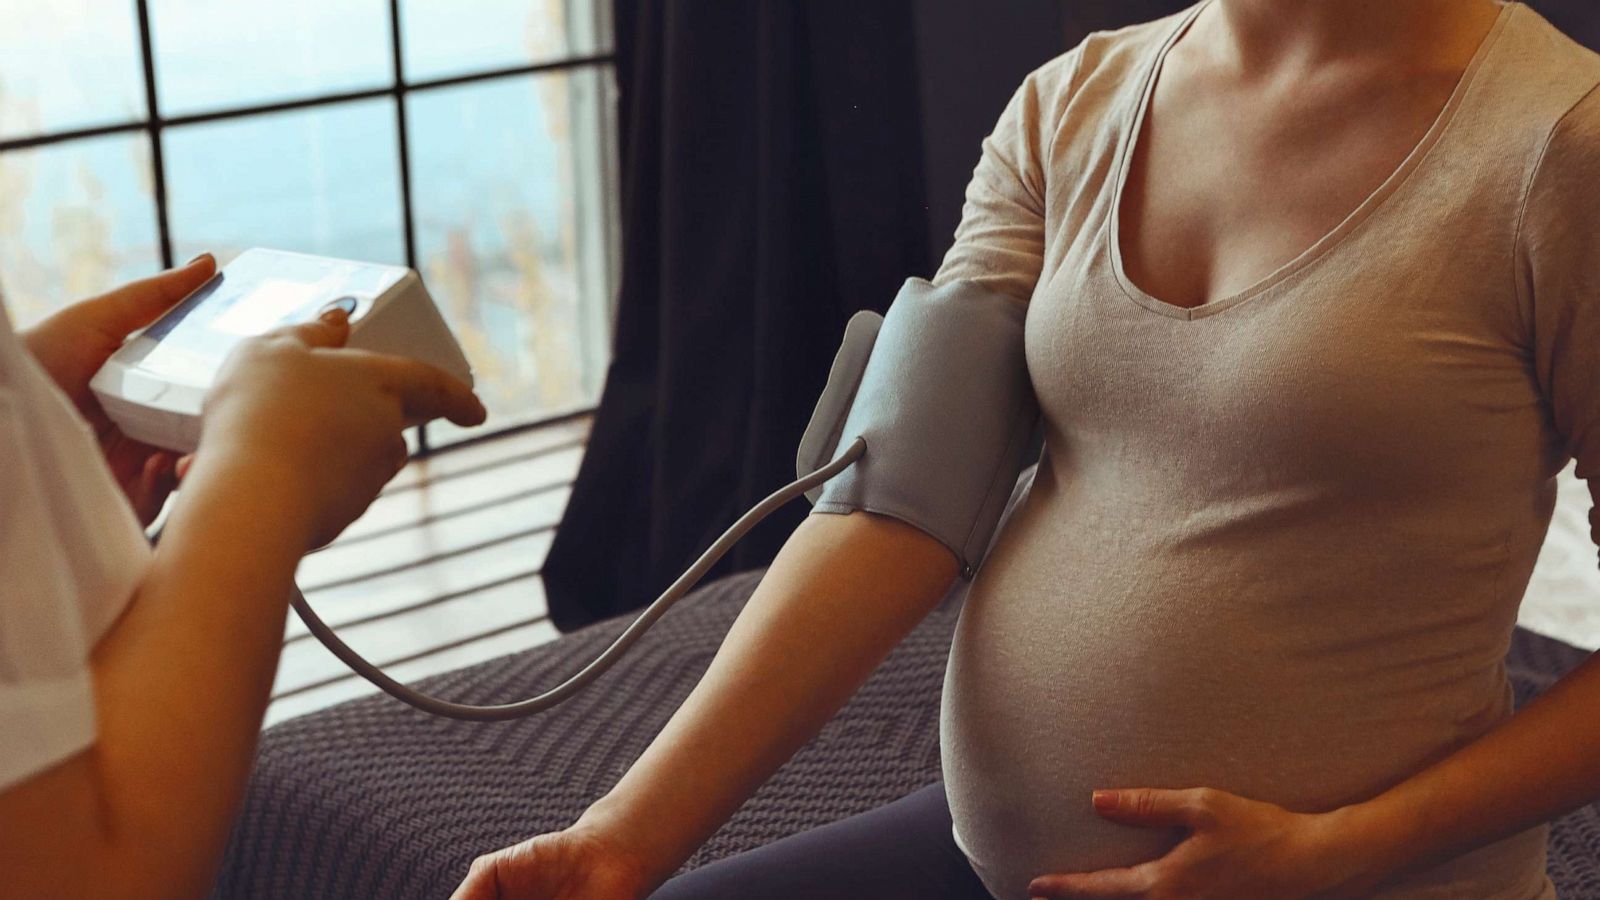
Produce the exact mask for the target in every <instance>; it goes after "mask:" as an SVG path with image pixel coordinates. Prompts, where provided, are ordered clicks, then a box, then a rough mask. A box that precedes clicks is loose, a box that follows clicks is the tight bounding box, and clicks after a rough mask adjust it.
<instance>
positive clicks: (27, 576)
mask: <svg viewBox="0 0 1600 900" xmlns="http://www.w3.org/2000/svg"><path fill="white" fill-rule="evenodd" d="M18 406H19V402H18V398H17V397H16V396H15V395H14V393H13V392H11V391H0V459H4V460H6V462H7V465H5V466H4V467H3V468H0V574H3V582H0V583H3V585H4V586H3V587H0V788H4V787H9V786H10V785H12V784H14V783H16V782H18V781H21V780H22V779H24V778H27V777H28V776H30V775H33V774H34V773H36V772H38V771H41V770H43V769H45V768H48V767H49V766H51V765H54V764H55V763H57V762H60V761H61V760H63V759H65V758H66V757H68V756H71V755H72V754H73V753H76V752H78V751H79V750H82V749H83V748H84V747H86V746H88V745H89V744H90V743H91V742H92V741H93V740H94V695H93V692H92V685H91V683H90V679H89V672H88V667H87V663H86V659H87V656H88V654H87V647H86V646H85V645H86V640H85V636H84V634H83V625H82V620H81V616H80V614H79V612H78V608H77V601H76V598H74V597H72V596H71V595H70V592H71V589H72V586H73V585H72V578H71V576H70V569H69V568H68V562H67V560H66V558H65V555H64V553H63V551H62V548H61V547H60V546H59V545H58V544H57V542H56V541H55V535H54V529H53V528H50V527H49V525H50V519H51V516H50V511H49V509H48V507H47V506H46V498H45V497H44V495H43V490H42V487H43V486H42V485H40V484H38V482H36V481H35V480H33V479H31V478H29V477H27V474H28V473H29V472H31V471H32V470H33V467H32V465H31V464H30V463H31V462H32V460H31V459H30V457H31V456H32V454H31V452H29V451H30V448H29V447H28V443H29V441H28V439H27V438H26V436H25V434H24V433H23V432H22V429H23V428H24V427H25V423H24V422H23V421H22V417H21V415H20V413H19V411H18V408H17V407H18Z"/></svg>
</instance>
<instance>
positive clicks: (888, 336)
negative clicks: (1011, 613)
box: [796, 278, 1039, 578]
mask: <svg viewBox="0 0 1600 900" xmlns="http://www.w3.org/2000/svg"><path fill="white" fill-rule="evenodd" d="M1025 313H1026V306H1025V305H1024V304H1023V303H1022V302H1021V301H1019V300H1018V299H1017V298H1015V297H1011V296H1008V295H1005V294H1001V293H998V292H995V291H991V290H989V289H987V288H983V287H980V286H978V285H976V284H974V283H972V282H968V281H957V282H951V283H949V284H945V285H941V286H938V287H935V286H934V285H933V284H931V283H930V282H927V281H924V280H923V279H920V278H913V279H911V280H909V281H907V282H906V284H905V287H903V288H902V289H901V290H900V293H899V295H898V296H896V297H895V299H894V302H893V303H891V304H890V305H889V312H888V314H887V315H885V316H879V315H878V314H877V313H874V312H870V311H863V312H859V313H856V315H855V316H854V317H852V318H851V319H850V323H849V325H847V326H846V328H845V339H844V343H843V345H841V346H840V348H839V352H838V354H837V355H836V356H835V358H834V361H833V367H832V369H831V370H830V371H829V373H828V384H827V387H825V388H824V389H823V392H822V397H821V399H820V400H818V402H817V407H816V410H815V412H813V413H812V417H811V423H810V424H809V425H808V426H807V427H806V431H805V435H804V436H803V437H802V438H801V440H800V450H799V453H798V455H797V458H796V468H797V469H798V471H799V473H800V474H801V475H805V474H809V473H811V472H813V471H815V470H817V469H818V468H821V467H822V466H824V465H826V464H827V463H828V462H829V461H830V460H831V459H833V458H834V457H835V456H837V455H838V453H839V452H840V451H841V450H843V449H845V448H847V447H849V446H850V444H851V442H852V441H854V440H855V439H856V437H858V436H859V437H861V438H864V439H865V440H866V443H867V449H866V453H865V454H864V455H863V456H862V457H861V458H860V459H859V460H857V461H856V462H855V464H854V465H851V466H850V467H849V468H847V469H845V470H844V471H843V472H841V473H839V474H838V475H836V476H834V477H833V478H832V479H830V480H829V481H827V482H825V483H824V484H821V485H819V486H817V487H815V488H812V489H811V490H810V491H808V492H807V493H806V497H807V499H809V500H810V501H811V502H812V504H813V508H814V510H815V511H816V512H824V513H848V512H850V511H851V510H856V509H864V510H867V511H868V512H874V513H879V514H882V515H887V516H892V517H894V518H896V519H899V520H901V521H903V522H906V523H908V524H910V525H913V526H915V527H917V528H919V529H921V530H922V531H925V532H927V533H928V534H929V535H931V536H932V537H934V538H936V539H938V540H939V542H940V543H943V544H944V545H945V546H946V547H949V548H950V550H951V552H953V553H955V555H956V558H957V559H958V560H959V561H960V564H961V575H962V577H964V578H971V577H972V576H973V575H974V574H975V573H976V572H977V569H978V565H979V564H980V563H981V562H982V561H983V556H984V554H985V553H986V552H987V550H988V547H989V543H990V538H991V537H992V536H993V534H994V530H995V528H996V527H997V525H998V524H999V521H1000V516H1001V513H1002V512H1003V511H1004V510H1005V505H1006V500H1007V498H1009V497H1010V495H1011V490H1012V487H1013V486H1014V485H1015V484H1016V479H1017V475H1018V473H1019V472H1021V471H1022V469H1023V468H1024V467H1025V466H1027V465H1028V464H1029V463H1031V462H1033V460H1032V459H1031V458H1028V457H1029V451H1030V449H1031V448H1032V446H1033V444H1032V436H1033V432H1034V426H1035V424H1036V423H1037V421H1038V418H1039V407H1038V401H1037V400H1035V398H1034V394H1033V384H1032V382H1031V381H1030V380H1029V378H1028V370H1027V364H1026V362H1025V361H1024V359H1023V344H1022V326H1023V317H1024V314H1025Z"/></svg>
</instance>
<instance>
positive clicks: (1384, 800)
mask: <svg viewBox="0 0 1600 900" xmlns="http://www.w3.org/2000/svg"><path fill="white" fill-rule="evenodd" d="M1596 797H1600V654H1597V655H1596V656H1591V657H1590V658H1589V659H1588V661H1586V662H1585V663H1584V664H1583V665H1582V666H1579V667H1578V668H1577V669H1576V670H1574V671H1573V672H1572V673H1570V674H1568V675H1567V676H1566V677H1565V678H1563V679H1561V681H1559V682H1557V683H1556V684H1555V685H1554V686H1553V687H1551V688H1550V689H1549V690H1548V691H1546V692H1545V694H1544V695H1543V696H1541V697H1540V698H1539V699H1537V700H1536V701H1534V702H1533V703H1531V704H1529V705H1528V706H1527V707H1526V708H1524V709H1523V710H1522V711H1520V712H1518V713H1517V714H1516V715H1515V716H1513V717H1512V718H1511V719H1510V720H1508V721H1507V722H1506V723H1505V724H1503V725H1501V726H1500V727H1499V728H1497V729H1495V730H1494V731H1491V732H1489V733H1488V734H1486V735H1484V736H1483V737H1481V738H1479V739H1478V740H1476V741H1474V742H1473V743H1471V744H1468V745H1467V746H1465V747H1463V748H1461V749H1460V750H1457V751H1456V752H1455V753H1453V754H1451V755H1450V756H1447V757H1445V758H1444V759H1442V760H1440V761H1439V762H1437V763H1435V764H1433V765H1432V766H1430V767H1428V768H1427V769H1425V770H1423V771H1422V772H1420V773H1418V774H1417V775H1415V776H1412V777H1411V778H1409V779H1407V780H1406V781H1404V782H1402V783H1400V784H1398V785H1396V786H1395V787H1393V788H1391V789H1390V790H1388V791H1386V792H1384V793H1383V794H1381V795H1379V796H1378V797H1376V798H1374V799H1372V800H1370V801H1367V802H1365V803H1361V804H1357V805H1355V806H1351V807H1347V808H1345V809H1342V810H1339V811H1337V812H1336V813H1334V816H1335V817H1337V818H1339V819H1341V820H1343V821H1344V822H1346V823H1347V824H1348V829H1347V833H1348V834H1349V835H1350V836H1351V838H1352V840H1353V842H1354V845H1355V847H1356V849H1355V851H1354V852H1355V853H1356V854H1357V855H1358V856H1360V857H1362V858H1365V859H1367V860H1369V861H1370V862H1371V865H1370V867H1369V871H1368V878H1367V879H1366V882H1365V884H1367V885H1370V884H1371V883H1376V882H1379V881H1382V880H1387V879H1388V878H1390V877H1392V876H1394V875H1397V874H1401V873H1404V872H1408V871H1413V870H1417V869H1421V868H1424V867H1426V866H1427V865H1428V864H1430V863H1438V862H1442V861H1444V860H1446V859H1449V858H1451V857H1453V856H1456V855H1459V854H1462V853H1465V852H1468V851H1470V850H1473V849H1475V848H1477V847H1481V846H1483V845H1485V844H1488V843H1492V842H1493V841H1496V840H1499V839H1501V838H1505V837H1509V836H1510V835H1513V834H1516V833H1518V832H1520V831H1523V830H1525V829H1528V828H1531V827H1534V826H1535V825H1538V824H1539V823H1541V822H1546V821H1549V820H1551V819H1554V818H1557V817H1559V816H1561V815H1563V814H1564V813H1567V812H1570V811H1571V810H1573V809H1576V808H1578V807H1580V806H1583V805H1584V804H1586V803H1590V802H1592V801H1593V800H1594V799H1595V798H1596ZM1358 886H1359V885H1358Z"/></svg>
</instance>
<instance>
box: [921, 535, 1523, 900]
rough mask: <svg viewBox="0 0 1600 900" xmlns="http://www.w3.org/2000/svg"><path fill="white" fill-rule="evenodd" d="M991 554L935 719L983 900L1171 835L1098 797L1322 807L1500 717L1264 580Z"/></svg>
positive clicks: (1160, 563)
mask: <svg viewBox="0 0 1600 900" xmlns="http://www.w3.org/2000/svg"><path fill="white" fill-rule="evenodd" d="M1007 537H1008V538H1014V536H1013V535H1007ZM1078 543H1079V545H1087V544H1088V543H1089V542H1087V541H1082V542H1078ZM1009 544H1010V545H1009V546H1007V542H1004V541H1003V542H1002V545H1001V546H999V547H997V548H996V551H995V553H994V554H993V555H992V556H991V558H990V561H989V563H988V564H986V566H985V569H984V570H983V572H982V574H980V576H979V578H978V579H977V581H975V582H974V584H973V585H972V589H971V592H970V594H969V596H968V599H967V603H966V606H965V607H964V608H963V611H962V615H961V619H960V622H959V624H958V625H957V628H956V633H955V638H954V642H953V644H952V647H951V655H950V663H949V668H948V670H947V673H946V678H945V685H944V704H943V710H942V715H941V743H942V755H943V760H944V775H945V787H946V791H947V794H948V796H949V799H950V809H951V814H952V817H953V819H954V822H955V829H956V836H957V839H958V840H959V841H960V842H961V844H962V849H963V850H964V851H965V852H966V853H967V855H968V856H969V857H970V858H971V860H972V862H973V865H974V867H975V869H977V871H978V873H979V875H980V876H981V877H982V878H983V879H984V881H985V883H986V884H987V885H988V886H989V888H990V890H991V891H992V892H993V893H994V894H995V896H997V897H999V898H1001V900H1011V898H1019V900H1021V898H1026V897H1027V891H1026V887H1027V884H1028V881H1029V880H1030V879H1032V878H1033V877H1035V876H1038V875H1040V874H1045V873H1052V872H1080V871H1092V870H1096V869H1102V868H1107V867H1116V866H1128V865H1134V864H1137V863H1140V862H1143V861H1146V860H1149V859H1153V858H1156V857H1158V856H1160V855H1162V854H1163V853H1165V852H1166V851H1167V850H1168V849H1169V848H1170V847H1171V846H1173V844H1174V843H1175V842H1176V840H1177V839H1178V838H1179V836H1180V835H1179V834H1178V833H1176V832H1173V831H1162V830H1145V829H1137V828H1132V827H1128V826H1123V825H1117V824H1113V823H1110V822H1107V821H1105V820H1103V819H1101V818H1099V817H1098V816H1096V815H1095V814H1094V812H1093V809H1092V807H1091V804H1090V794H1091V792H1092V791H1093V790H1095V789H1097V788H1118V787H1124V788H1125V787H1164V788H1186V787H1200V786H1205V787H1215V788H1220V789H1222V790H1226V791H1230V792H1233V793H1237V794H1240V795H1242V796H1246V797H1251V798H1255V799H1260V800H1266V801H1269V802H1274V803H1278V804H1281V805H1283V806H1285V807H1287V808H1290V809H1296V810H1304V811H1312V810H1319V809H1330V808H1334V807H1336V806H1339V805H1342V804H1344V803H1349V802H1353V801H1355V800H1359V799H1365V798H1366V797H1370V796H1372V795H1374V794H1376V793H1379V792H1380V791H1381V790H1383V789H1384V788H1386V787H1387V786H1389V785H1390V784H1393V783H1394V782H1396V781H1398V780H1400V779H1402V778H1403V777H1404V776H1405V775H1407V774H1409V773H1410V772H1412V771H1416V770H1418V769H1420V768H1421V767H1423V766H1424V765H1425V764H1426V762H1427V761H1428V759H1429V758H1430V757H1433V756H1435V755H1437V754H1438V753H1439V752H1441V750H1443V749H1446V748H1448V747H1449V746H1450V745H1451V744H1452V743H1458V742H1460V741H1462V740H1463V739H1464V738H1466V737H1469V736H1470V735H1469V732H1470V733H1472V734H1475V733H1477V732H1481V731H1482V730H1484V729H1485V728H1487V727H1488V726H1489V725H1490V724H1491V723H1492V721H1493V720H1496V719H1498V718H1501V717H1503V716H1504V715H1505V714H1506V713H1507V712H1508V711H1509V710H1508V709H1507V708H1506V704H1505V702H1504V697H1503V696H1502V695H1501V694H1500V693H1498V689H1497V687H1496V685H1495V684H1494V683H1493V682H1492V681H1489V680H1486V679H1483V678H1478V679H1471V678H1466V679H1463V678H1461V677H1454V676H1452V677H1441V675H1440V672H1441V671H1442V670H1438V669H1436V670H1434V671H1432V673H1431V674H1429V672H1427V671H1424V670H1422V669H1418V668H1417V667H1415V666H1413V665H1412V664H1411V662H1410V661H1409V660H1407V661H1403V662H1401V663H1394V662H1393V660H1389V659H1388V658H1387V656H1386V654H1392V653H1393V652H1395V651H1393V650H1392V649H1384V648H1383V646H1382V642H1378V643H1377V644H1373V645H1371V646H1368V645H1365V644H1363V645H1362V646H1358V647H1344V648H1343V649H1341V648H1340V645H1339V643H1338V638H1337V636H1336V635H1337V632H1338V630H1339V629H1340V628H1341V627H1342V626H1341V624H1340V623H1339V622H1338V621H1337V619H1338V614H1334V613H1330V614H1329V616H1328V617H1327V618H1328V619H1329V621H1328V622H1323V623H1317V624H1314V625H1313V624H1307V623H1306V622H1305V621H1302V619H1303V618H1304V616H1303V612H1302V614H1301V618H1300V619H1297V618H1296V616H1295V615H1293V614H1291V613H1286V612H1285V611H1284V610H1283V609H1282V608H1281V604H1279V603H1278V601H1275V600H1272V599H1271V598H1272V597H1274V596H1281V595H1282V591H1283V588H1282V586H1281V585H1280V586H1276V587H1270V588H1262V587H1260V586H1257V587H1254V588H1252V587H1250V586H1248V585H1246V586H1240V585H1239V584H1237V583H1234V582H1233V581H1232V579H1222V580H1227V581H1229V586H1228V587H1226V588H1224V587H1223V586H1222V584H1221V580H1219V577H1218V569H1219V567H1218V566H1217V565H1215V564H1212V565H1207V566H1190V565H1188V564H1186V563H1184V562H1183V561H1182V560H1178V559H1174V558H1171V557H1159V556H1152V557H1148V558H1144V559H1139V558H1137V556H1136V555H1130V554H1123V555H1122V557H1121V561H1120V562H1116V563H1111V562H1107V561H1106V560H1107V559H1108V558H1110V557H1107V556H1102V557H1100V558H1098V559H1091V558H1088V557H1084V556H1075V555H1074V554H1073V553H1072V552H1071V551H1068V550H1064V549H1063V548H1062V547H1061V545H1060V543H1059V542H1053V546H1044V545H1043V544H1039V545H1033V546H1028V545H1022V544H1021V543H1020V542H1019V541H1017V540H1015V539H1013V540H1010V541H1009ZM1213 562H1214V561H1213ZM1223 574H1224V575H1226V574H1227V573H1223ZM1294 589H1295V586H1293V585H1291V586H1290V587H1289V588H1288V590H1290V591H1291V592H1292V591H1293V590H1294ZM1263 598H1266V599H1263ZM1275 604H1277V605H1275ZM1330 634H1331V635H1334V636H1333V637H1329V635H1330ZM1400 652H1401V653H1405V652H1406V650H1404V649H1402V650H1401V651H1400ZM1446 668H1448V667H1446ZM1470 710H1476V712H1475V713H1470V714H1469V713H1468V712H1466V711H1470Z"/></svg>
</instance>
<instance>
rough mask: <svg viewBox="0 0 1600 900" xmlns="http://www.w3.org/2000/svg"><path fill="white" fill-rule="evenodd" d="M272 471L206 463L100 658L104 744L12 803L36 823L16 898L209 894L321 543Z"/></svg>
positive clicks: (190, 482) (37, 781)
mask: <svg viewBox="0 0 1600 900" xmlns="http://www.w3.org/2000/svg"><path fill="white" fill-rule="evenodd" d="M262 465H263V464H262V463H259V462H254V463H251V464H250V465H249V466H246V465H243V464H234V465H230V464H229V463H228V462H227V461H226V460H225V459H218V458H215V457H214V458H212V459H210V460H206V459H204V458H202V459H201V460H200V461H199V462H198V463H197V464H196V466H195V467H194V470H193V471H192V472H191V473H190V474H189V477H188V479H187V480H186V482H185V486H184V491H183V494H182V496H181V497H180V498H179V499H178V500H177V505H176V506H175V507H174V510H173V514H172V518H171V521H170V524H169V525H168V526H167V529H166V532H165V535H164V537H163V539H162V543H161V546H160V548H159V550H158V552H157V553H156V557H155V560H154V562H153V563H152V568H151V570H150V572H149V574H148V576H147V577H146V579H145V581H144V583H143V584H142V585H141V586H140V588H139V590H138V592H137V594H136V596H135V597H134V600H133V602H132V603H131V604H130V606H129V608H128V610H127V611H126V612H125V613H124V614H123V616H122V617H121V618H120V619H119V620H118V621H117V622H116V624H115V625H114V626H113V628H112V629H111V631H110V632H109V633H108V634H107V635H106V636H105V638H104V639H103V640H101V642H100V643H99V645H98V646H97V647H96V648H95V651H94V654H93V658H92V667H93V673H94V681H95V694H96V706H97V730H98V733H97V738H96V743H95V745H94V746H93V748H91V749H90V750H89V751H86V752H85V753H82V754H80V755H78V756H77V757H74V758H73V759H71V760H69V761H68V762H67V763H65V764H63V765H60V766H57V767H55V768H54V769H51V770H49V771H47V772H45V773H42V774H41V775H39V776H37V777H36V778H34V779H32V780H30V781H29V782H25V783H23V784H22V785H19V786H18V787H17V788H16V789H15V790H14V791H11V792H7V795H6V796H5V797H4V798H3V799H0V802H4V803H7V804H14V805H12V806H10V807H9V808H7V810H6V811H7V813H8V815H7V819H8V820H10V821H27V822H29V823H30V828H29V830H28V834H26V835H18V836H15V837H11V836H8V838H7V843H8V844H9V845H10V849H11V850H15V851H17V852H16V853H15V854H7V855H8V856H10V857H11V858H12V859H14V860H18V861H19V862H20V866H19V867H18V870H16V871H9V870H10V869H11V866H10V865H9V864H8V865H5V866H0V869H5V870H8V871H5V872H4V874H5V875H6V877H7V880H8V881H9V888H8V889H16V890H18V891H19V893H18V896H40V897H42V896H50V897H78V896H83V897H88V896H93V897H96V898H123V897H126V898H143V897H200V896H203V895H204V893H205V891H206V890H207V888H208V887H209V884H210V880H211V878H212V877H213V872H212V867H213V865H214V864H215V861H216V859H217V858H218V857H219V856H220V853H221V849H222V842H223V841H225V840H226V837H227V834H228V827H229V823H230V821H231V819H232V817H233V815H234V814H235V812H236V810H237V807H238V804H239V801H240V797H241V796H242V792H243V787H244V784H245V781H246V777H247V775H248V772H249V769H250V764H251V760H252V758H253V755H254V750H255V743H256V737H257V734H258V732H259V730H260V727H261V716H262V713H263V710H264V708H265V706H266V703H267V697H268V692H269V690H270V688H271V683H272V678H273V673H274V671H275V668H276V660H277V656H278V651H279V646H280V644H281V641H282V638H283V624H284V615H285V608H286V606H287V602H286V601H287V598H288V593H289V590H290V586H291V584H292V579H293V574H294V570H295V566H296V564H297V562H298V560H299V559H300V556H301V555H302V554H303V553H304V552H305V550H306V546H307V541H308V535H309V532H310V524H309V523H310V514H309V512H308V511H307V510H303V509H299V508H297V503H299V504H305V501H304V500H301V499H298V498H297V496H296V492H294V491H292V490H287V489H286V488H285V484H293V483H295V482H294V480H292V479H289V478H288V477H287V475H288V474H289V473H283V474H284V475H285V477H284V478H275V477H271V474H272V473H271V471H270V469H265V470H264V469H263V468H262ZM306 505H308V504H306ZM12 812H17V813H19V814H20V815H21V818H16V819H12V818H10V814H11V813H12ZM17 839H20V840H21V841H22V846H20V847H19V846H18V845H17V844H16V843H14V842H13V841H14V840H17ZM13 875H14V876H16V878H15V879H12V878H11V876H13Z"/></svg>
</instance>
